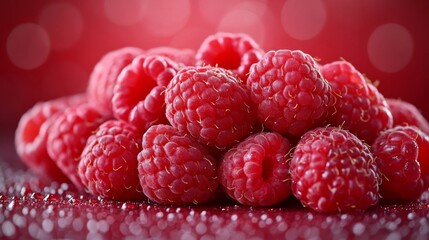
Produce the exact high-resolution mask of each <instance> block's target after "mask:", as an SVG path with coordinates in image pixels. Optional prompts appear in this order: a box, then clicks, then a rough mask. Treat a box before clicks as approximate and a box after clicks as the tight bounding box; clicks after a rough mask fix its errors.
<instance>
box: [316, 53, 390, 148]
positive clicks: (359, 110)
mask: <svg viewBox="0 0 429 240" xmlns="http://www.w3.org/2000/svg"><path fill="white" fill-rule="evenodd" d="M321 71H322V74H323V76H324V77H325V79H326V80H327V81H328V82H329V84H330V85H331V87H332V91H333V92H334V95H335V96H336V102H335V105H334V110H333V114H332V115H331V116H330V117H329V120H328V122H329V124H331V125H333V126H341V128H343V129H347V130H349V131H350V132H352V133H353V134H355V135H356V136H357V137H359V138H360V139H363V140H365V141H366V142H367V143H368V144H371V143H372V142H373V141H374V139H375V138H376V137H377V136H378V134H379V133H380V132H381V131H383V130H386V129H389V128H391V127H392V125H393V117H392V113H391V112H390V109H389V107H388V105H387V102H386V100H385V98H384V96H383V95H382V94H381V93H380V92H379V91H378V90H377V89H376V88H375V87H374V86H373V85H372V84H370V83H367V82H366V80H365V78H364V76H363V75H362V74H361V73H360V72H359V71H358V70H356V69H355V68H354V67H353V66H352V65H351V64H350V63H349V62H347V61H336V62H332V63H329V64H325V65H323V66H322V68H321Z"/></svg>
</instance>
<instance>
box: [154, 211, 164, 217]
mask: <svg viewBox="0 0 429 240" xmlns="http://www.w3.org/2000/svg"><path fill="white" fill-rule="evenodd" d="M155 216H156V217H157V218H162V217H163V216H164V213H163V212H157V213H156V214H155Z"/></svg>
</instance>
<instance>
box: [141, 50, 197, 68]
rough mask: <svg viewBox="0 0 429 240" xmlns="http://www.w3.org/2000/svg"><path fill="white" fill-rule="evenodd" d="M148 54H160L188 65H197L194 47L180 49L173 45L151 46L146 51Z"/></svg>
mask: <svg viewBox="0 0 429 240" xmlns="http://www.w3.org/2000/svg"><path fill="white" fill-rule="evenodd" d="M145 54H146V55H160V56H164V57H168V58H170V59H171V60H173V61H175V62H177V63H182V64H184V65H186V66H193V65H195V52H194V50H192V49H187V48H186V49H178V48H173V47H156V48H150V49H148V50H147V51H146V52H145Z"/></svg>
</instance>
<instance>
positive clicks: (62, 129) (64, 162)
mask: <svg viewBox="0 0 429 240" xmlns="http://www.w3.org/2000/svg"><path fill="white" fill-rule="evenodd" d="M106 120H107V119H106V117H105V116H103V115H102V114H101V113H100V112H98V111H97V110H96V109H95V108H94V107H93V106H92V105H90V104H82V105H79V106H75V107H69V108H67V109H66V110H65V111H64V112H61V113H59V114H58V116H57V117H56V119H55V120H54V121H53V123H52V126H51V128H50V130H49V133H48V140H47V151H48V154H49V156H50V157H51V159H52V160H54V162H55V163H56V164H57V166H58V167H59V169H60V170H61V171H62V172H63V173H64V174H65V175H66V176H67V177H68V178H69V179H70V180H71V181H72V183H73V184H74V185H75V186H76V187H77V188H78V189H80V190H83V185H82V183H81V181H80V179H79V176H78V174H77V166H78V164H79V161H80V155H81V153H82V150H83V148H84V146H85V145H86V141H87V139H88V137H89V136H90V135H91V134H92V133H93V131H95V130H96V129H97V128H98V126H99V125H100V124H101V123H103V122H104V121H106Z"/></svg>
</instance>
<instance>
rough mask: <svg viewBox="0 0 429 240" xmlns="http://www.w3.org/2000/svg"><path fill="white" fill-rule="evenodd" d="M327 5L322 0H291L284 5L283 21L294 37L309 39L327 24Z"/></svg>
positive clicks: (284, 27) (284, 26)
mask: <svg viewBox="0 0 429 240" xmlns="http://www.w3.org/2000/svg"><path fill="white" fill-rule="evenodd" d="M326 17H327V13H326V6H325V4H324V3H323V2H322V1H321V0H289V1H286V2H285V4H284V5H283V8H282V12H281V23H282V26H283V29H284V31H285V32H286V33H287V34H288V35H289V36H291V37H292V38H294V39H297V40H309V39H312V38H314V37H315V36H316V35H317V34H319V33H320V32H321V31H322V30H323V28H324V26H325V24H326Z"/></svg>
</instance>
